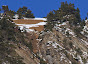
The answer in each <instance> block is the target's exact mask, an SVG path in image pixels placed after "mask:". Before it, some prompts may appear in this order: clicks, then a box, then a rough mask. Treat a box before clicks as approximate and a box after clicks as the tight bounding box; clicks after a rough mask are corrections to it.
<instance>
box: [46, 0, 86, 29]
mask: <svg viewBox="0 0 88 64" xmlns="http://www.w3.org/2000/svg"><path fill="white" fill-rule="evenodd" d="M55 21H60V22H61V23H62V22H66V21H69V24H70V25H71V26H77V25H79V24H80V25H82V26H83V25H84V24H85V23H84V20H81V17H80V10H79V8H76V9H75V6H74V4H72V3H67V1H66V2H62V3H61V7H60V8H59V9H58V10H53V11H50V12H49V13H48V14H47V25H46V26H45V28H46V29H49V30H52V28H53V27H54V26H55V24H56V22H55Z"/></svg>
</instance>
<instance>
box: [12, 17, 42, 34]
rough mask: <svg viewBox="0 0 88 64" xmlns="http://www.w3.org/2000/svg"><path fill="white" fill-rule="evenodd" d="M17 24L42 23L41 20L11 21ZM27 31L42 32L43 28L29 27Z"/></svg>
mask: <svg viewBox="0 0 88 64" xmlns="http://www.w3.org/2000/svg"><path fill="white" fill-rule="evenodd" d="M13 21H14V22H15V23H17V24H37V23H39V22H44V21H43V20H32V19H18V20H13ZM29 29H34V30H35V31H39V32H40V31H43V30H44V26H39V27H31V28H29Z"/></svg>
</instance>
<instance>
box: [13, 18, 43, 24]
mask: <svg viewBox="0 0 88 64" xmlns="http://www.w3.org/2000/svg"><path fill="white" fill-rule="evenodd" d="M13 21H14V22H15V23H17V24H36V23H39V22H44V21H43V20H31V19H28V20H27V19H18V20H13Z"/></svg>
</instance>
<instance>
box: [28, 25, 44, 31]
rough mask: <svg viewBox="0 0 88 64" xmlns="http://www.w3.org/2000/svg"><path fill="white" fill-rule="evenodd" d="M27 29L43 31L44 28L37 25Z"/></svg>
mask: <svg viewBox="0 0 88 64" xmlns="http://www.w3.org/2000/svg"><path fill="white" fill-rule="evenodd" d="M29 29H34V30H35V31H39V32H40V31H43V30H44V26H39V27H31V28H29Z"/></svg>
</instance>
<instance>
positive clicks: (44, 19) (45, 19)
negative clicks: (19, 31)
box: [24, 17, 47, 21]
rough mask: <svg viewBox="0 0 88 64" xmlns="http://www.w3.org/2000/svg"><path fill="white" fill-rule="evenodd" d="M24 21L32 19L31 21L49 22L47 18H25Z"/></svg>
mask: <svg viewBox="0 0 88 64" xmlns="http://www.w3.org/2000/svg"><path fill="white" fill-rule="evenodd" d="M24 19H26V20H27V19H28V20H29V19H30V20H43V21H47V18H25V17H24Z"/></svg>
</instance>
